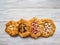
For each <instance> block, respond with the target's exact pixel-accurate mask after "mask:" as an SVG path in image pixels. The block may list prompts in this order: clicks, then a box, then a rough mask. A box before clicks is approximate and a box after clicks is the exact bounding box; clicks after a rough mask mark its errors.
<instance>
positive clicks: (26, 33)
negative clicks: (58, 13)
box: [18, 19, 30, 37]
mask: <svg viewBox="0 0 60 45" xmlns="http://www.w3.org/2000/svg"><path fill="white" fill-rule="evenodd" d="M18 24H19V27H18V30H19V36H21V37H27V36H29V34H30V26H29V22H28V21H27V20H25V19H21V20H19V21H18ZM22 25H23V26H22ZM21 26H22V27H21ZM24 26H25V27H24ZM19 28H22V29H19Z"/></svg>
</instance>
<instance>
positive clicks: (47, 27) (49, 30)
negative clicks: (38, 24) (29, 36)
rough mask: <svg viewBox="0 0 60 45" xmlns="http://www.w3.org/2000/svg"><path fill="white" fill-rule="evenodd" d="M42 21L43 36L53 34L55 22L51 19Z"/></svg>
mask: <svg viewBox="0 0 60 45" xmlns="http://www.w3.org/2000/svg"><path fill="white" fill-rule="evenodd" d="M41 21H42V26H43V30H42V36H43V37H49V36H52V35H53V34H54V32H55V29H56V26H55V24H54V22H53V21H52V20H51V19H41Z"/></svg>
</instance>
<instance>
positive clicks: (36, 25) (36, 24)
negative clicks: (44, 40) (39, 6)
mask: <svg viewBox="0 0 60 45" xmlns="http://www.w3.org/2000/svg"><path fill="white" fill-rule="evenodd" d="M29 22H30V28H31V32H30V36H31V37H32V38H35V39H36V38H38V37H40V36H41V33H42V32H41V30H42V26H41V21H40V20H39V19H38V18H36V17H33V18H32V19H31V20H29Z"/></svg>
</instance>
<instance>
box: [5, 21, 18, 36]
mask: <svg viewBox="0 0 60 45" xmlns="http://www.w3.org/2000/svg"><path fill="white" fill-rule="evenodd" d="M17 27H18V24H17V22H15V21H13V20H11V21H9V22H7V24H6V29H5V31H6V32H7V33H8V34H9V35H10V36H16V35H17V34H18V28H17Z"/></svg>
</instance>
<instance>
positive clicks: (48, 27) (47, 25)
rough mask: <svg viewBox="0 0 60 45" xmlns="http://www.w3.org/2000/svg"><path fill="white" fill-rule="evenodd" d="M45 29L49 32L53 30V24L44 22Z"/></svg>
mask: <svg viewBox="0 0 60 45" xmlns="http://www.w3.org/2000/svg"><path fill="white" fill-rule="evenodd" d="M44 27H45V28H44V30H45V31H46V32H47V33H49V32H50V31H51V30H52V26H51V24H50V23H45V24H44Z"/></svg>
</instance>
